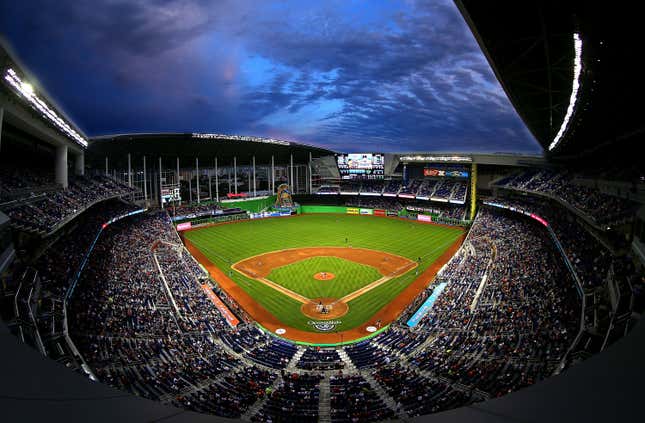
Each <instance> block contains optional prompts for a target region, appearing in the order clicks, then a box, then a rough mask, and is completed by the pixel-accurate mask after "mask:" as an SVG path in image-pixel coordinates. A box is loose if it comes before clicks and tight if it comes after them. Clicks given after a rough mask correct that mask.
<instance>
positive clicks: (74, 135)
mask: <svg viewBox="0 0 645 423" xmlns="http://www.w3.org/2000/svg"><path fill="white" fill-rule="evenodd" d="M4 79H5V81H7V83H8V84H9V85H11V87H12V88H13V89H14V90H15V91H16V93H17V94H19V95H20V96H22V97H24V98H25V99H27V101H28V102H29V103H30V104H31V106H32V107H34V108H35V109H36V110H38V111H39V112H40V113H42V116H43V117H44V118H45V119H46V120H48V121H50V122H51V123H53V124H54V126H56V127H57V128H58V129H59V130H60V131H62V132H63V133H64V134H65V135H67V136H68V137H69V138H71V139H72V140H74V141H76V142H77V143H78V144H80V145H82V146H83V147H87V140H86V139H85V138H83V137H82V136H81V135H80V134H79V133H78V132H76V131H75V130H74V129H73V128H72V127H71V126H70V125H69V124H68V123H67V122H65V120H63V119H62V118H61V117H60V116H58V114H57V113H56V112H55V111H54V110H52V109H51V108H50V107H49V106H48V105H47V104H46V103H45V102H44V101H43V100H41V99H40V98H39V97H38V96H37V95H36V94H35V93H34V89H33V87H32V86H31V84H29V83H27V82H25V81H23V80H22V79H20V77H19V76H18V75H17V74H16V72H15V71H14V70H13V69H11V68H9V69H7V72H6V73H5V75H4Z"/></svg>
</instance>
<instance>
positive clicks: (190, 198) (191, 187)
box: [188, 176, 193, 204]
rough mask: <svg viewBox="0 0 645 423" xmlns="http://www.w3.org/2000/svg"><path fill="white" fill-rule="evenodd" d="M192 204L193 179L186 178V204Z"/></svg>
mask: <svg viewBox="0 0 645 423" xmlns="http://www.w3.org/2000/svg"><path fill="white" fill-rule="evenodd" d="M192 203H193V178H191V177H190V176H189V177H188V204H192Z"/></svg>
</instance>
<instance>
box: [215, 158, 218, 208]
mask: <svg viewBox="0 0 645 423" xmlns="http://www.w3.org/2000/svg"><path fill="white" fill-rule="evenodd" d="M215 198H216V200H217V202H218V203H219V170H218V169H217V157H215Z"/></svg>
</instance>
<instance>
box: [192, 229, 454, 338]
mask: <svg viewBox="0 0 645 423" xmlns="http://www.w3.org/2000/svg"><path fill="white" fill-rule="evenodd" d="M465 237H466V234H463V235H461V236H460V237H459V238H458V239H457V240H456V241H455V242H454V243H453V244H452V245H451V246H450V247H448V249H447V250H446V251H444V253H443V254H442V255H441V256H440V257H439V258H438V259H436V260H435V261H434V262H433V263H432V264H431V265H430V266H429V267H428V268H427V269H426V270H425V271H424V272H423V273H421V274H420V275H419V276H418V277H417V278H416V279H415V280H414V281H413V282H412V283H410V285H408V286H407V287H406V288H405V289H404V290H403V292H401V294H399V295H398V296H397V297H396V298H394V299H393V300H392V301H391V302H389V303H388V304H387V305H386V306H384V307H383V308H381V309H380V310H377V311H376V312H375V313H374V315H372V316H371V317H370V318H369V319H367V320H366V321H365V322H364V323H363V324H361V325H359V326H357V327H355V328H353V329H349V330H345V331H340V332H333V333H324V332H322V333H318V332H309V331H304V330H300V329H297V328H293V327H289V326H286V325H285V324H283V323H282V322H280V321H279V320H278V319H277V318H276V317H275V316H274V315H273V314H272V313H270V312H269V311H268V310H267V309H266V308H264V307H263V306H262V305H260V304H259V303H258V302H257V301H256V300H255V299H254V298H253V297H251V296H250V295H249V294H248V293H246V292H245V291H244V290H243V289H242V288H241V287H240V286H239V285H238V284H236V283H235V282H234V281H233V280H231V279H230V278H229V277H228V276H227V275H226V274H225V273H224V272H223V271H222V270H221V269H219V268H218V267H217V266H216V265H214V264H213V263H212V262H211V261H210V260H209V259H208V258H207V257H206V256H205V255H204V253H202V252H201V251H200V250H199V249H198V248H197V247H195V246H194V245H193V243H192V242H190V240H188V239H186V238H184V242H185V245H186V248H187V249H188V250H189V251H190V253H191V254H192V255H193V256H194V257H195V258H196V259H197V260H198V261H199V262H200V263H201V264H202V265H203V266H204V267H205V268H206V270H207V271H208V272H209V273H210V275H211V276H212V277H213V279H215V280H216V281H217V283H218V284H219V285H220V286H221V287H222V289H223V290H224V291H225V292H226V293H227V294H228V295H230V296H231V297H232V298H233V299H234V300H235V301H237V302H238V303H239V305H240V306H241V307H242V308H243V309H244V310H245V311H246V312H247V313H248V314H249V315H250V316H251V317H252V318H253V319H254V320H255V321H257V322H258V323H259V324H260V325H262V326H263V327H264V328H265V329H267V330H269V331H271V332H272V333H275V331H276V329H278V328H282V329H285V330H286V332H285V333H284V334H283V335H281V336H282V337H284V338H287V339H290V340H293V341H298V342H307V343H312V344H337V343H339V342H350V341H352V340H355V339H359V338H363V337H365V336H367V335H369V332H367V330H366V328H367V327H368V326H374V325H376V323H377V322H378V323H380V326H386V325H388V324H390V323H391V322H393V321H394V320H396V319H397V318H398V316H399V315H400V314H401V312H402V311H403V310H404V309H405V308H406V307H407V306H408V305H409V304H410V303H411V302H412V300H413V299H414V298H416V297H417V296H418V295H419V294H420V293H421V291H423V289H425V288H426V287H427V286H428V281H431V280H433V279H434V277H435V275H436V274H437V272H438V271H439V269H441V267H443V265H444V264H446V263H447V262H448V261H449V260H450V258H451V257H452V256H453V255H454V254H455V252H457V250H458V249H459V247H460V246H461V244H462V242H463V240H464V239H465ZM329 248H332V249H335V250H344V252H343V253H342V254H344V255H345V256H343V257H342V258H346V259H349V260H352V261H356V262H358V263H364V264H368V265H370V266H374V267H376V268H377V269H379V271H381V269H382V270H383V271H384V272H386V274H387V272H395V271H397V269H401V268H402V267H403V266H405V265H406V262H410V260H409V259H406V258H404V257H400V256H394V255H391V254H388V255H389V256H392V257H399V259H402V260H401V261H395V262H390V260H387V261H385V262H384V261H383V258H384V256H383V255H384V254H387V253H381V254H380V255H379V257H378V258H377V259H376V261H377V263H376V265H375V263H374V262H373V261H371V262H369V263H366V262H365V260H374V257H375V256H373V257H372V258H366V257H365V256H364V251H365V250H364V249H361V248H348V247H320V248H303V249H298V250H312V251H305V252H304V253H303V254H305V256H304V257H300V258H298V257H296V258H294V259H289V258H288V255H285V254H284V253H283V254H279V253H280V252H279V251H278V252H274V253H276V254H277V255H276V262H275V264H278V263H282V264H280V266H282V265H285V264H289V263H293V262H296V261H299V260H302V259H304V258H307V257H314V256H320V255H332V254H321V252H322V251H325V250H326V249H329ZM314 250H316V251H314ZM283 251H284V250H283ZM367 251H374V250H367ZM377 253H378V252H377ZM271 254H273V253H266V254H263V255H262V257H263V259H262V261H261V262H262V266H258V267H260V268H262V269H258V273H259V275H258V276H255V275H254V276H253V278H257V277H262V275H264V276H266V275H268V274H269V273H270V271H271V269H272V268H275V267H278V266H277V265H274V266H272V267H271V268H269V267H268V266H267V265H266V264H265V263H266V262H265V261H264V260H266V256H270V255H271ZM308 254H311V255H309V256H308ZM257 257H259V256H256V257H251V258H249V259H245V260H242V261H240V262H238V263H236V265H237V264H239V263H243V262H246V261H249V260H250V261H251V262H252V261H253V260H254V259H256V260H257ZM290 260H292V261H290ZM392 260H393V259H392ZM412 263H414V262H412ZM415 264H416V263H415ZM265 266H266V270H265ZM399 271H401V270H399ZM405 271H407V270H405ZM405 271H404V272H405ZM382 274H383V273H382Z"/></svg>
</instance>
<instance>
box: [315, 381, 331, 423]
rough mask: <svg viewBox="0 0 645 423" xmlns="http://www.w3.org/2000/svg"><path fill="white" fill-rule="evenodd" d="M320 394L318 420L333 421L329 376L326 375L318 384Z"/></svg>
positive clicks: (321, 422)
mask: <svg viewBox="0 0 645 423" xmlns="http://www.w3.org/2000/svg"><path fill="white" fill-rule="evenodd" d="M318 389H319V390H320V396H319V397H318V422H319V423H331V388H330V386H329V376H325V377H324V378H323V379H322V380H321V381H320V384H319V385H318Z"/></svg>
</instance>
